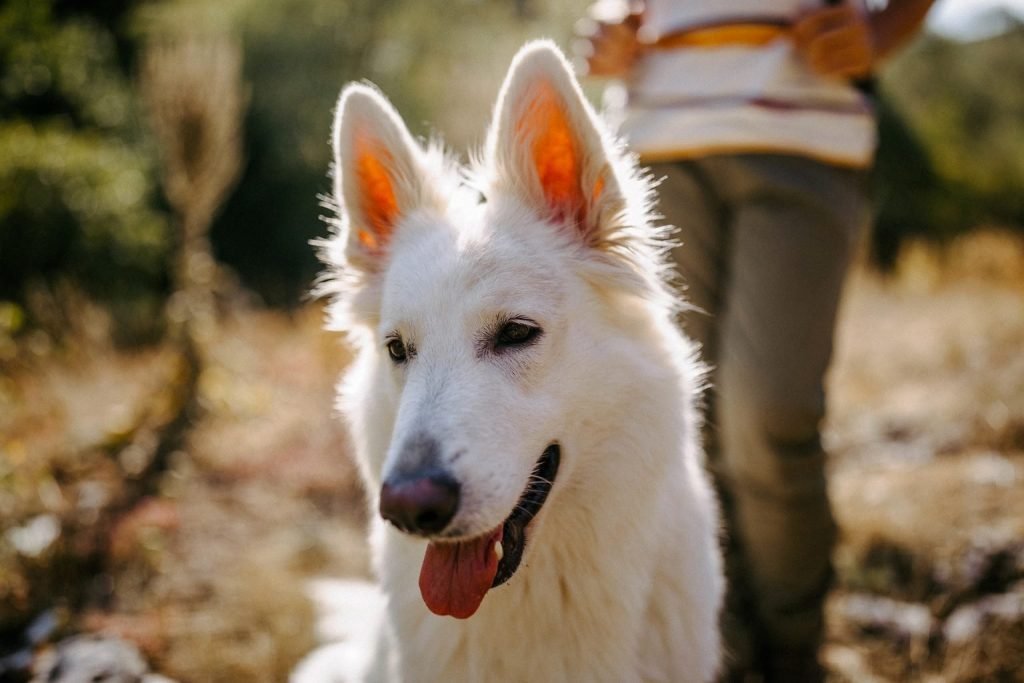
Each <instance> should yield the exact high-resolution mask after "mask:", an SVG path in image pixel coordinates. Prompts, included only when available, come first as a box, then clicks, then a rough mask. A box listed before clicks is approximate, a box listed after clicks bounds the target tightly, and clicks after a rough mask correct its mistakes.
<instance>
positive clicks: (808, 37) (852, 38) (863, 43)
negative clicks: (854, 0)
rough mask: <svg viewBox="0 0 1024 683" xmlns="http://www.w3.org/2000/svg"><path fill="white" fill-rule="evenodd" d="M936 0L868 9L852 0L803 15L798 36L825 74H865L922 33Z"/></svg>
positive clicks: (898, 1)
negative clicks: (864, 11)
mask: <svg viewBox="0 0 1024 683" xmlns="http://www.w3.org/2000/svg"><path fill="white" fill-rule="evenodd" d="M933 2H934V0H889V3H888V4H887V5H886V7H885V9H883V10H881V11H879V12H872V13H869V14H864V13H863V12H862V11H861V9H860V8H858V7H856V6H855V5H853V4H851V3H850V2H848V1H846V2H842V3H841V4H838V5H836V6H833V7H824V8H821V9H816V10H813V11H811V12H809V13H807V14H805V15H803V16H802V17H801V18H800V19H799V20H798V21H797V22H796V24H794V25H793V39H794V41H795V42H796V46H797V50H798V51H799V52H800V54H801V55H803V58H804V60H805V61H806V62H807V64H808V65H809V66H810V67H811V68H812V69H813V70H814V71H816V72H817V73H819V74H821V75H823V76H838V77H845V78H861V77H864V76H868V75H870V74H871V72H872V71H873V70H874V69H875V68H876V67H877V66H878V65H879V63H881V62H882V61H883V60H885V59H886V58H887V57H889V56H890V55H891V54H892V53H893V52H895V51H896V50H897V49H898V48H899V47H901V46H903V44H904V43H906V42H907V41H908V40H910V38H911V37H912V36H913V35H914V34H915V33H917V30H918V29H919V28H920V26H921V24H922V23H923V22H924V18H925V16H926V15H927V14H928V9H929V8H930V7H931V6H932V3H933Z"/></svg>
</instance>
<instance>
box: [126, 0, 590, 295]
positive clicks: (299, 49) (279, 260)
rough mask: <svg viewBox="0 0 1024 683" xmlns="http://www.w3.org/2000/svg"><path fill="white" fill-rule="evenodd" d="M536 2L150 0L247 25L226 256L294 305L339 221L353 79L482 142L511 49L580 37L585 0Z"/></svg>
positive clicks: (175, 19) (148, 21)
mask: <svg viewBox="0 0 1024 683" xmlns="http://www.w3.org/2000/svg"><path fill="white" fill-rule="evenodd" d="M552 4H557V5H558V7H550V8H544V9H541V8H540V7H539V4H538V6H537V9H534V6H533V5H531V6H530V8H529V11H527V8H526V3H521V2H513V1H512V0H502V1H494V0H492V1H491V2H481V1H479V0H449V2H446V3H441V4H439V3H423V2H415V1H414V0H347V1H346V2H337V0H276V1H275V2H263V1H261V0H223V1H222V2H218V3H208V2H202V1H199V0H175V1H173V2H169V3H164V4H161V5H159V6H152V7H149V8H147V9H146V11H145V12H144V13H143V16H142V26H143V30H144V31H146V32H147V33H150V34H154V35H160V34H161V33H165V32H168V31H176V30H180V27H181V26H182V25H185V26H193V27H194V26H208V27H211V30H213V29H214V27H216V28H215V30H219V31H224V30H227V31H228V32H235V33H237V34H239V35H240V36H241V38H242V42H243V46H244V50H245V65H244V77H245V80H246V81H247V82H248V83H249V84H250V85H251V101H250V107H249V111H248V114H247V118H246V122H245V130H246V133H245V136H246V137H245V155H246V160H247V161H246V166H245V168H244V170H243V175H242V178H241V180H240V182H239V185H238V187H237V188H236V190H235V191H234V193H233V194H232V195H231V197H230V198H229V199H228V202H227V204H226V206H225V208H224V210H223V212H222V213H220V215H219V216H218V218H217V220H216V222H215V224H214V227H213V232H212V239H213V243H214V248H215V252H216V254H217V256H218V258H219V259H221V260H222V261H224V262H226V263H227V264H229V265H230V266H232V268H234V269H235V270H236V271H237V272H238V273H239V274H240V275H241V277H242V279H243V281H244V282H245V283H246V284H247V285H248V286H249V287H251V288H253V289H255V290H256V291H257V292H258V293H259V294H260V295H261V296H262V297H263V299H264V300H265V301H267V302H269V303H273V304H293V303H295V302H297V301H299V300H301V298H302V297H303V296H304V294H305V292H306V290H307V289H308V287H309V285H310V283H311V281H312V280H313V278H314V276H315V274H316V271H317V270H318V265H317V263H316V261H315V259H314V255H313V250H312V249H311V248H310V247H309V245H308V244H307V242H308V241H309V240H310V239H312V238H314V237H318V236H322V235H323V234H324V233H325V232H326V226H325V225H324V224H323V223H322V222H321V221H320V220H318V215H320V214H322V213H324V210H323V209H322V208H321V207H320V206H319V204H318V201H317V198H316V197H317V194H318V193H319V194H327V193H329V192H330V186H331V185H330V179H329V177H328V169H329V166H330V162H331V158H330V147H329V144H328V142H329V137H330V130H331V123H332V114H333V110H334V105H335V102H336V100H337V97H338V93H339V92H340V90H341V88H342V86H343V85H344V84H345V83H346V82H348V81H351V80H361V79H369V80H371V81H373V82H374V83H376V84H377V85H378V86H380V88H381V89H382V90H383V91H384V92H385V93H386V94H387V96H388V97H389V98H390V99H391V100H392V102H394V104H395V106H396V107H398V109H399V110H400V111H401V112H402V115H403V117H405V119H406V121H407V123H408V124H409V126H410V128H411V129H412V130H413V132H414V133H416V134H420V135H429V134H432V133H433V132H434V129H432V128H429V127H427V125H426V124H425V123H424V122H425V121H429V122H431V124H433V125H435V126H437V129H436V130H437V131H439V132H442V133H443V134H444V136H445V138H447V139H448V140H449V141H450V142H452V143H453V144H456V145H459V146H463V145H466V144H475V143H479V142H480V140H481V139H482V135H483V130H484V127H485V125H486V123H487V118H488V116H489V112H490V107H491V105H492V102H493V99H494V97H495V95H496V94H497V89H498V86H499V85H500V83H501V78H502V76H503V74H504V70H505V69H506V68H507V67H508V60H509V59H511V57H512V55H513V54H514V53H515V50H516V49H517V48H518V47H519V45H520V44H521V43H522V42H523V41H524V40H526V39H527V38H529V37H536V36H539V35H552V34H554V37H556V38H560V39H562V40H563V44H564V43H565V42H566V41H567V40H568V38H569V36H570V32H571V29H572V25H573V21H574V20H575V19H576V18H577V17H578V16H580V15H581V13H582V12H583V8H584V7H585V6H586V4H587V3H586V2H585V1H583V0H574V1H573V2H568V3H552Z"/></svg>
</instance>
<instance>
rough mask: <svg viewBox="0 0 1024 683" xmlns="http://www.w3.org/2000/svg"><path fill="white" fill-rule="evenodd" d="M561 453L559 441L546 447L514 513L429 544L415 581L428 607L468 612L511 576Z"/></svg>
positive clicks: (463, 616)
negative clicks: (481, 529)
mask: <svg viewBox="0 0 1024 683" xmlns="http://www.w3.org/2000/svg"><path fill="white" fill-rule="evenodd" d="M560 459H561V449H560V448H559V446H558V444H551V445H550V446H548V447H547V448H545V449H544V452H543V453H542V454H541V456H540V458H539V459H538V460H537V464H536V465H535V466H534V468H533V472H532V473H531V475H530V479H529V481H528V482H527V484H526V489H525V490H524V491H523V494H522V495H521V496H520V497H519V501H518V502H517V503H516V506H515V508H513V510H512V514H510V515H509V516H508V517H507V518H506V519H505V521H504V522H503V523H502V524H501V525H499V526H498V527H497V528H496V529H494V530H493V531H491V532H489V533H487V534H484V535H481V536H477V537H476V538H471V539H469V540H467V541H458V542H443V541H436V542H435V541H432V542H431V543H429V544H428V545H427V552H426V554H425V555H424V557H423V566H422V568H421V569H420V581H419V584H420V594H421V595H422V596H423V602H425V603H426V605H427V607H428V608H429V609H430V611H431V612H433V613H434V614H438V615H441V616H453V617H457V618H459V619H466V618H468V617H471V616H472V615H473V614H474V613H476V611H477V609H478V608H479V607H480V603H481V602H482V601H483V599H484V595H486V593H487V591H488V590H490V589H491V588H493V587H495V586H500V585H501V584H503V583H505V582H506V581H508V580H509V579H510V578H512V575H513V574H515V573H516V570H517V569H518V568H519V563H520V562H521V561H522V559H523V552H524V551H525V550H526V527H527V526H529V524H530V522H531V521H532V520H533V518H534V517H536V516H537V513H539V512H540V510H541V508H542V507H543V506H544V501H546V500H547V497H548V494H549V493H550V492H551V486H552V484H553V483H554V481H555V476H556V475H557V474H558V463H559V460H560Z"/></svg>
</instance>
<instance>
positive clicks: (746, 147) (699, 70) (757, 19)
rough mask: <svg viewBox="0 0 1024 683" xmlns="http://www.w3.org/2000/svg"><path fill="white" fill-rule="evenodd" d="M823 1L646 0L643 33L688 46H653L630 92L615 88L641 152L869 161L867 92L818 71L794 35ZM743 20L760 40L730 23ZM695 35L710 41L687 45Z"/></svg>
mask: <svg viewBox="0 0 1024 683" xmlns="http://www.w3.org/2000/svg"><path fill="white" fill-rule="evenodd" d="M822 4H823V0H647V3H646V9H645V13H644V18H643V32H644V36H645V38H647V39H650V40H655V41H657V40H659V39H665V38H666V37H667V36H677V37H678V36H682V37H683V40H682V41H677V42H682V43H683V45H682V46H677V47H654V48H650V49H648V50H645V52H644V53H643V56H642V57H641V58H640V60H639V62H638V64H637V65H636V67H635V71H634V73H633V74H632V76H631V78H630V80H629V82H628V85H627V89H626V94H625V97H623V96H622V92H621V90H620V91H618V92H616V91H610V92H609V94H608V95H609V96H608V98H607V104H608V106H609V108H611V109H612V110H615V109H618V110H619V111H618V116H619V117H620V120H621V127H622V132H623V133H624V134H625V136H626V138H627V139H628V140H629V143H630V145H631V146H632V148H633V150H634V151H636V152H638V153H639V154H640V156H641V158H642V159H643V160H644V161H659V160H673V159H684V158H692V157H696V156H706V155H709V154H716V153H733V152H779V153H789V154H798V155H804V156H810V157H814V158H818V159H821V160H824V161H827V162H829V163H835V164H840V165H845V166H854V167H865V166H867V165H869V164H870V163H871V159H872V157H873V155H874V149H875V142H876V140H875V122H874V117H873V115H872V107H871V103H870V102H869V100H868V98H866V97H865V96H864V95H863V94H862V93H861V92H859V91H858V90H857V89H856V88H855V87H853V86H852V85H851V84H850V83H849V82H847V81H845V80H840V79H829V78H824V77H822V76H818V75H817V74H815V73H814V72H812V71H811V70H810V69H809V68H808V67H807V66H806V65H805V64H804V62H803V61H802V60H801V58H800V57H799V55H798V54H797V53H796V50H795V47H794V45H793V43H792V41H791V39H790V37H789V36H788V34H787V33H788V28H789V26H790V25H791V23H792V22H793V21H794V20H795V19H796V18H797V16H798V15H799V14H800V13H801V12H803V11H806V10H808V9H812V8H816V7H820V6H822ZM737 26H739V27H742V28H746V29H751V30H747V31H746V32H745V33H746V34H748V35H749V34H750V33H753V34H755V38H754V39H750V38H749V37H748V38H743V37H742V35H743V34H744V31H742V30H741V31H740V34H741V36H740V37H739V38H737V37H736V36H737V34H736V32H735V31H730V30H729V29H735V28H736V27H737ZM722 29H725V30H724V31H723V30H722ZM697 35H699V36H702V37H704V38H705V40H700V41H697V42H699V43H700V44H688V43H687V40H686V39H687V37H693V36H697ZM757 36H760V37H757ZM612 113H613V115H614V114H615V112H614V111H613V112H612Z"/></svg>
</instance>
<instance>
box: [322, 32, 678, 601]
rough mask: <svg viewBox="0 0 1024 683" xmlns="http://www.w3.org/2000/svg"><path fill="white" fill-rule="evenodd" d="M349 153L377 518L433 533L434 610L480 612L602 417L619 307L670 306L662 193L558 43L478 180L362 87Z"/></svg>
mask: <svg viewBox="0 0 1024 683" xmlns="http://www.w3.org/2000/svg"><path fill="white" fill-rule="evenodd" d="M333 143H334V149H335V154H336V167H335V198H336V200H337V202H338V204H339V206H340V208H341V211H340V217H341V220H340V222H339V224H338V234H337V235H336V237H335V238H333V239H332V240H330V241H329V242H328V243H326V245H325V254H326V259H325V260H326V261H327V263H328V265H329V266H331V267H332V269H333V280H331V282H332V283H333V285H329V287H333V294H334V299H335V301H334V303H333V309H332V310H333V313H332V317H333V319H334V322H335V324H336V325H337V326H338V327H340V328H342V329H344V330H346V331H347V332H349V333H350V334H351V335H352V336H353V338H354V340H355V342H356V345H357V346H358V347H359V348H360V354H359V358H358V360H357V361H356V364H355V367H354V368H353V369H352V370H351V371H350V373H349V377H348V381H347V384H346V389H345V390H344V392H343V398H342V408H343V410H344V411H345V412H346V413H347V414H348V416H349V418H350V422H351V423H352V428H353V434H354V438H355V440H356V445H357V451H358V452H359V454H360V458H361V466H362V468H363V474H364V477H365V479H366V481H367V484H368V486H369V489H370V492H371V496H374V497H375V499H376V502H377V503H378V508H379V510H380V513H381V514H382V516H383V517H384V518H385V519H387V520H388V521H390V522H391V523H392V524H394V525H395V526H396V527H398V528H399V529H401V530H402V531H405V532H407V533H410V534H414V535H419V536H423V537H425V538H427V539H428V540H429V543H428V547H427V551H426V554H425V558H424V564H423V568H422V572H421V576H420V587H421V590H422V592H423V597H424V599H425V601H426V602H427V605H428V607H430V608H431V609H432V610H433V611H435V612H437V613H439V614H452V615H454V616H458V617H467V616H469V615H471V614H472V613H473V612H475V610H476V609H477V607H478V606H479V604H480V601H481V600H482V599H483V596H484V594H485V593H486V591H487V590H488V589H489V588H490V587H492V586H493V585H498V584H500V583H502V582H504V581H505V580H507V579H508V578H509V577H510V576H511V575H512V574H513V573H514V572H515V571H516V568H517V567H518V564H519V562H520V559H521V558H522V554H523V552H524V549H525V543H526V537H527V533H528V531H530V530H531V529H532V528H533V527H534V525H533V524H531V522H532V521H533V519H534V517H535V516H536V515H537V514H538V513H539V512H540V511H541V508H542V507H543V506H544V505H545V502H546V500H547V497H548V494H549V493H550V492H551V491H552V489H555V495H557V488H558V487H559V485H560V484H562V483H563V481H565V480H567V479H569V478H570V477H571V476H572V470H573V468H575V467H577V465H578V464H577V463H575V462H574V460H573V453H572V452H571V448H566V449H565V450H566V451H567V452H565V453H564V454H563V443H564V441H565V440H566V439H567V435H568V433H569V432H571V431H572V430H573V429H581V428H586V424H587V423H588V421H589V422H590V423H591V428H594V425H593V422H594V420H595V419H599V416H598V415H595V414H593V412H592V411H588V410H587V408H586V407H585V406H594V405H599V404H600V403H601V402H602V400H603V399H602V397H601V395H600V394H601V391H602V383H601V381H600V372H601V363H602V359H606V358H608V354H609V353H613V351H610V349H611V347H613V346H614V344H615V340H614V338H613V337H614V335H609V334H608V330H609V327H610V326H614V324H616V322H615V321H612V320H611V318H612V317H613V314H612V313H610V311H612V310H622V309H623V308H625V307H612V306H609V305H608V302H609V300H611V299H614V298H616V297H635V298H636V299H637V300H644V301H652V300H659V301H668V300H669V298H670V295H669V294H668V293H667V290H666V289H665V288H664V286H663V284H662V278H661V277H660V275H661V273H660V268H661V266H660V263H661V261H660V258H659V257H658V254H657V246H656V235H655V233H654V231H653V230H652V229H651V228H650V226H649V225H648V223H647V208H648V206H647V202H648V195H649V191H648V189H647V186H646V184H645V183H644V182H643V181H642V180H641V179H639V178H638V177H637V176H636V174H635V173H634V172H633V170H632V166H631V165H630V164H629V162H628V161H627V160H625V159H623V158H622V155H621V153H620V151H619V149H618V148H617V147H616V145H615V144H614V142H613V140H612V138H611V137H610V135H609V134H608V133H607V132H606V131H605V129H604V128H603V126H602V124H601V123H600V121H599V119H598V117H597V116H596V115H595V113H594V112H593V110H592V109H591V107H590V106H589V104H588V103H587V102H586V100H585V98H584V97H583V95H582V93H581V91H580V89H579V86H578V85H577V83H576V81H575V79H574V77H573V75H572V73H571V71H570V69H569V66H568V64H567V63H566V61H565V59H564V58H563V57H562V55H561V54H560V53H559V52H558V51H557V49H556V48H555V47H554V46H553V45H552V44H550V43H547V42H540V43H533V44H530V45H528V46H526V47H525V48H524V49H523V50H522V51H521V52H520V53H519V54H518V55H517V56H516V58H515V60H514V61H513V63H512V66H511V68H510V70H509V74H508V76H507V77H506V80H505V82H504V85H503V86H502V89H501V93H500V95H499V97H498V102H497V105H496V107H495V114H494V120H493V123H492V126H491V129H490V132H489V135H488V138H487V143H486V148H485V151H484V155H483V160H482V164H481V166H480V168H479V169H478V170H477V171H476V173H475V175H474V176H473V180H471V181H467V180H465V178H460V176H459V175H458V172H457V171H458V169H456V168H454V166H453V164H451V163H450V162H449V161H448V160H446V159H445V158H444V156H443V154H441V152H440V151H439V150H437V149H435V148H429V149H425V148H423V147H422V146H420V144H419V143H417V142H416V141H415V140H414V139H413V138H412V136H411V135H410V134H409V132H408V130H407V129H406V127H405V125H404V124H403V123H402V120H401V118H400V117H399V116H398V114H397V113H396V112H395V111H394V109H393V108H392V107H391V105H390V104H388V102H387V101H386V100H385V99H384V98H383V97H382V96H381V95H380V94H379V93H378V92H377V91H376V90H374V89H372V88H371V87H368V86H365V85H351V86H349V87H347V88H346V89H345V90H344V91H343V93H342V96H341V100H340V103H339V105H338V111H337V119H336V123H335V127H334V136H333ZM467 177H468V176H467ZM467 185H468V186H470V189H467ZM481 195H482V197H483V200H482V201H481V199H480V197H481ZM618 324H627V323H623V322H622V321H618ZM580 396H586V397H587V399H588V400H586V401H580V400H579V398H580ZM563 455H564V456H565V457H563ZM531 533H532V532H531Z"/></svg>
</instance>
